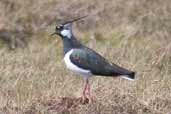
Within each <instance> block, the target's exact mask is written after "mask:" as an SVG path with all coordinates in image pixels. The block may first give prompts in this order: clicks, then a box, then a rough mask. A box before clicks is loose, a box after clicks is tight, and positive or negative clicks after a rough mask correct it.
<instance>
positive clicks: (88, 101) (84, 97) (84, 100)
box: [81, 96, 90, 105]
mask: <svg viewBox="0 0 171 114" xmlns="http://www.w3.org/2000/svg"><path fill="white" fill-rule="evenodd" d="M89 103H90V99H89V98H87V97H86V96H82V97H81V104H84V105H85V104H89Z"/></svg>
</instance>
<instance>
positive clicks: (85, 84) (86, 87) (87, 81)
mask: <svg viewBox="0 0 171 114" xmlns="http://www.w3.org/2000/svg"><path fill="white" fill-rule="evenodd" d="M89 88H90V87H89V79H88V78H85V79H84V89H83V93H82V94H83V103H85V102H86V100H87V97H86V91H87V89H88V92H89Z"/></svg>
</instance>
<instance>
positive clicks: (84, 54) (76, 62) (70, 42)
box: [51, 16, 135, 101]
mask: <svg viewBox="0 0 171 114" xmlns="http://www.w3.org/2000/svg"><path fill="white" fill-rule="evenodd" d="M85 17H86V16H83V17H80V18H76V19H73V20H70V21H66V22H63V23H60V24H58V25H56V27H55V32H54V33H52V34H51V35H52V36H54V35H58V36H60V37H61V38H62V42H63V52H64V62H65V64H66V67H67V68H68V69H70V70H71V71H73V72H74V73H76V74H79V75H82V76H83V79H84V87H83V92H82V98H83V101H84V100H85V99H90V83H89V79H90V77H91V76H94V75H95V76H106V77H123V78H125V79H128V80H134V79H135V72H134V71H130V70H128V69H126V68H123V67H121V66H119V65H116V64H114V63H112V62H109V61H108V60H107V59H105V58H104V57H103V56H102V55H100V54H99V53H97V52H96V51H94V50H93V49H90V48H89V47H87V46H85V45H83V44H82V43H81V42H80V41H79V40H77V38H76V37H75V36H74V34H73V32H72V23H74V22H76V21H79V20H81V19H83V18H85ZM86 92H87V94H88V97H89V98H88V97H87V96H86Z"/></svg>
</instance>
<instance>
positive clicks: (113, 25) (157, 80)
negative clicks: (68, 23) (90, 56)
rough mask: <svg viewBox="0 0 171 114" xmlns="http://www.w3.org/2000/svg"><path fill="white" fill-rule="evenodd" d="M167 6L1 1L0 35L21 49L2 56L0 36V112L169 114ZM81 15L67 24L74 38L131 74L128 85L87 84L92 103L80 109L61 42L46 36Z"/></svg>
mask: <svg viewBox="0 0 171 114" xmlns="http://www.w3.org/2000/svg"><path fill="white" fill-rule="evenodd" d="M170 4H171V1H170V0H165V1H163V0H113V1H108V0H106V1H102V0H101V1H99V0H27V1H25V0H1V1H0V29H1V30H2V29H5V30H9V31H19V32H11V33H10V34H11V38H14V39H15V40H16V41H20V42H21V43H22V41H23V42H24V44H22V46H20V45H19V46H18V47H16V48H15V49H14V50H9V49H8V48H7V47H6V46H9V44H8V42H7V41H6V42H4V38H3V37H0V55H1V57H0V113H3V114H20V113H23V114H169V113H171V79H170V77H171V38H170V36H171V31H170V30H171V6H170ZM87 14H89V16H88V17H87V18H85V19H83V20H82V21H79V22H77V23H74V24H73V28H74V33H75V35H76V36H77V37H78V38H79V40H80V41H81V42H83V43H84V44H85V45H87V46H88V47H90V48H93V49H94V50H96V51H98V52H99V53H100V54H101V55H103V56H105V57H106V58H108V59H109V60H110V61H112V62H114V63H117V64H119V65H121V66H124V67H126V68H129V69H131V70H134V71H136V81H134V82H130V81H127V80H124V79H121V78H107V77H96V76H95V77H92V78H91V81H90V82H91V88H92V97H93V102H92V103H91V104H87V105H83V104H81V103H80V98H79V97H80V93H81V91H82V86H83V83H82V82H83V81H82V77H80V76H77V75H75V74H73V73H72V72H70V71H68V70H67V69H66V67H65V65H64V62H63V52H62V43H61V40H60V38H59V37H51V36H50V34H51V33H52V32H53V31H54V28H55V26H56V24H57V23H58V22H59V21H60V20H69V19H72V18H76V17H80V16H83V15H87ZM15 40H14V41H15ZM5 43H7V45H5ZM10 43H11V42H10ZM23 45H25V46H23Z"/></svg>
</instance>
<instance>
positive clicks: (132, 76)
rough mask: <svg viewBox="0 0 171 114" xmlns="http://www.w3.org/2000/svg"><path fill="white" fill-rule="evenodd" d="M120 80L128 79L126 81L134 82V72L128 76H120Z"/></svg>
mask: <svg viewBox="0 0 171 114" xmlns="http://www.w3.org/2000/svg"><path fill="white" fill-rule="evenodd" d="M121 77H122V78H125V79H128V80H134V79H135V72H131V73H130V74H127V75H123V76H121Z"/></svg>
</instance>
